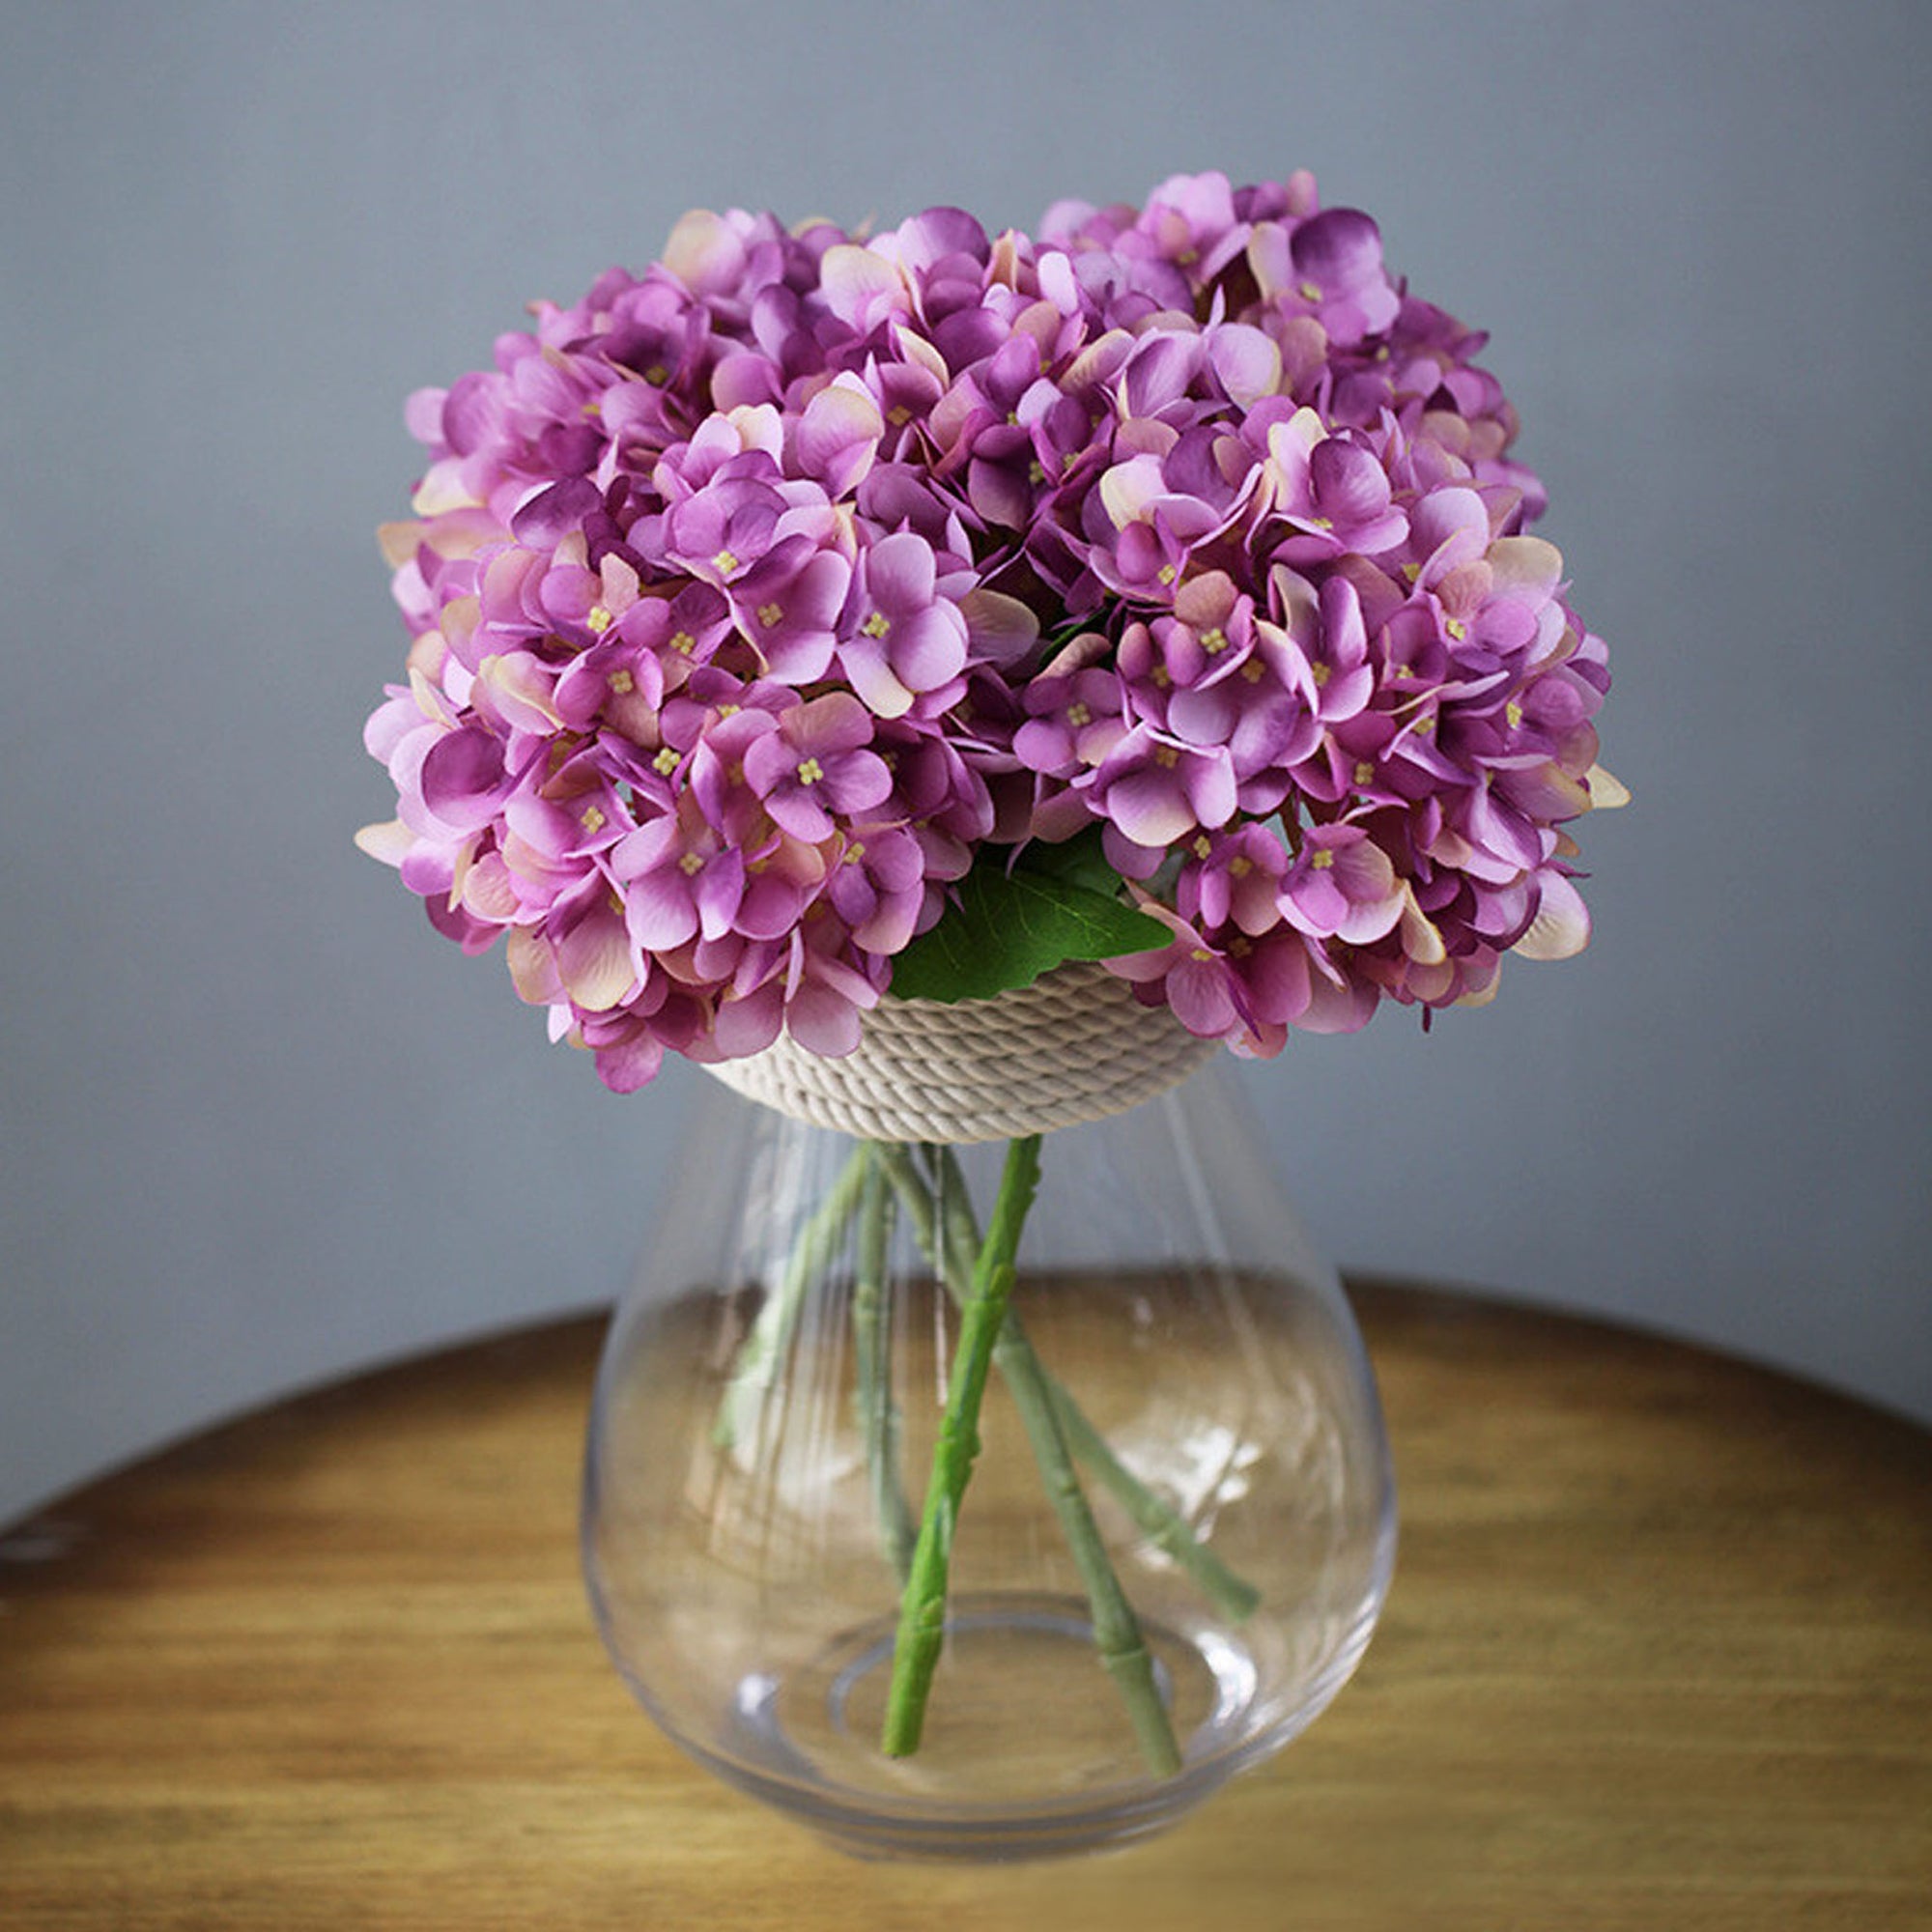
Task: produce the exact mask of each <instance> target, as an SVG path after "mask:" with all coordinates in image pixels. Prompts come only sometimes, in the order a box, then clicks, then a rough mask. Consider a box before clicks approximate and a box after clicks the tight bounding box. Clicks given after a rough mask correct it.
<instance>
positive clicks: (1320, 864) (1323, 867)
mask: <svg viewBox="0 0 1932 1932" xmlns="http://www.w3.org/2000/svg"><path fill="white" fill-rule="evenodd" d="M1308 863H1309V864H1310V865H1311V866H1313V867H1315V869H1316V870H1317V871H1318V872H1325V871H1327V870H1329V869H1330V868H1331V867H1333V865H1334V864H1335V855H1334V853H1332V852H1331V851H1329V849H1328V848H1327V846H1325V845H1324V846H1322V848H1321V851H1319V852H1318V853H1316V855H1315V856H1314V858H1312V859H1311V860H1309V862H1308Z"/></svg>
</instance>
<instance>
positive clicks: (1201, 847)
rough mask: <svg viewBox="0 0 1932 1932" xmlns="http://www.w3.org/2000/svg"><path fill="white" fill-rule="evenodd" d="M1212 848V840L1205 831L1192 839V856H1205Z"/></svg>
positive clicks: (1203, 857) (1202, 857)
mask: <svg viewBox="0 0 1932 1932" xmlns="http://www.w3.org/2000/svg"><path fill="white" fill-rule="evenodd" d="M1213 850H1214V841H1213V840H1212V839H1211V838H1208V835H1207V833H1205V832H1204V833H1203V834H1202V835H1201V837H1200V838H1197V839H1196V840H1195V841H1194V856H1195V857H1196V858H1197V859H1205V858H1207V857H1208V855H1209V854H1210V853H1211V852H1212V851H1213Z"/></svg>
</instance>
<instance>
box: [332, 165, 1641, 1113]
mask: <svg viewBox="0 0 1932 1932" xmlns="http://www.w3.org/2000/svg"><path fill="white" fill-rule="evenodd" d="M533 315H534V323H533V326H532V327H530V328H529V329H527V330H526V331H525V332H522V333H518V334H511V335H506V336H504V337H502V338H501V339H500V340H499V341H498V343H497V352H496V357H495V362H494V366H493V367H491V368H489V369H486V370H480V371H477V372H474V373H471V374H469V375H466V376H464V377H462V378H460V379H459V380H458V381H456V382H455V383H453V384H451V385H450V386H449V387H448V388H447V389H429V390H423V391H420V392H419V393H417V394H416V395H415V396H413V397H412V398H411V399H410V403H409V406H408V421H409V424H410V427H411V429H412V432H413V433H414V434H415V435H416V436H417V438H418V439H419V440H421V441H422V442H423V443H424V444H425V445H426V446H427V449H428V463H427V467H426V469H425V470H424V473H423V476H422V478H421V480H420V482H419V483H418V485H417V487H416V491H415V494H414V498H413V502H412V516H411V517H410V518H409V519H408V520H407V521H404V522H401V523H398V524H395V525H391V526H388V527H387V528H385V530H384V547H385V551H386V553H387V555H388V557H389V560H390V563H391V565H392V567H393V569H394V590H395V596H396V601H397V604H398V606H399V608H400V610H401V611H402V613H403V617H404V621H405V624H406V626H407V628H408V631H409V634H410V646H409V652H408V659H407V676H406V679H405V680H404V681H402V682H399V683H398V684H396V685H394V686H392V687H391V688H390V690H389V692H388V694H387V696H386V698H385V700H384V703H383V704H382V705H381V706H380V707H379V709H378V710H377V711H376V713H375V715H374V717H373V718H372V719H371V720H370V723H369V726H368V730H367V734H366V738H367V743H368V747H369V750H370V752H371V753H373V754H374V755H375V756H376V757H377V758H379V759H380V760H382V762H383V763H384V765H385V766H386V768H387V770H388V772H389V775H390V778H391V780H392V781H393V782H394V784H395V788H396V792H397V799H398V804H397V813H396V817H395V819H394V820H393V821H391V822H390V823H387V824H384V825H381V826H375V827H370V828H368V829H367V830H366V831H365V832H364V833H363V834H362V835H361V838H360V842H361V843H362V844H363V846H364V848H365V849H366V850H368V851H369V852H371V853H372V854H373V855H374V856H376V857H378V858H380V859H382V860H384V862H386V863H388V864H390V865H393V866H395V867H397V868H398V869H399V870H400V872H401V875H402V878H403V881H404V883H405V884H406V885H407V886H408V887H409V888H410V889H411V890H412V892H415V893H417V894H418V895H421V897H422V898H423V900H424V901H425V904H426V907H427V909H428V912H429V916H430V918H431V920H432V922H433V923H435V924H436V926H437V927H438V929H439V930H440V931H442V932H444V933H446V934H447V935H448V936H450V937H451V938H453V939H455V940H456V941H457V942H458V943H459V944H460V945H462V946H463V947H464V948H465V949H466V950H469V951H482V950H485V949H487V948H489V947H490V946H491V945H493V944H494V942H495V941H496V940H497V938H498V937H499V936H500V937H503V938H504V939H505V941H506V951H507V954H508V958H509V963H510V968H511V974H512V978H513V981H514V983H515V985H516V987H517V990H518V991H519V992H520V993H521V994H522V995H523V997H524V998H525V999H526V1000H529V1001H532V1002H533V1003H535V1004H538V1005H542V1006H544V1007H546V1008H547V1009H549V1011H550V1015H551V1025H552V1029H553V1032H554V1034H555V1035H556V1036H557V1037H567V1038H569V1039H572V1040H574V1041H576V1042H577V1043H578V1044H580V1045H582V1046H585V1047H588V1048H589V1049H590V1050H591V1051H592V1052H593V1053H594V1054H595V1056H596V1060H597V1065H598V1067H599V1070H600V1072H601V1073H602V1075H603V1077H604V1079H605V1080H606V1082H607V1083H608V1084H609V1085H611V1087H613V1088H615V1089H618V1090H620V1091H629V1090H630V1089H632V1088H635V1087H637V1086H639V1085H641V1084H642V1083H643V1082H644V1081H646V1080H648V1079H650V1078H651V1077H652V1076H653V1074H654V1073H655V1072H656V1071H657V1069H658V1067H659V1066H660V1065H661V1064H662V1061H663V1057H664V1055H665V1053H666V1052H668V1051H669V1052H680V1053H686V1054H689V1055H691V1056H692V1057H694V1058H697V1059H700V1060H718V1059H725V1058H732V1057H736V1056H738V1055H740V1054H745V1053H752V1052H755V1051H758V1050H759V1049H760V1048H762V1047H764V1046H766V1045H768V1044H769V1043H770V1042H771V1041H772V1040H773V1039H774V1038H776V1037H778V1035H779V1033H780V1032H781V1030H782V1031H788V1032H789V1033H790V1034H791V1035H792V1036H793V1037H795V1038H796V1039H798V1040H799V1041H800V1042H801V1043H803V1044H805V1045H806V1046H808V1047H809V1048H810V1049H811V1050H813V1051H818V1052H823V1053H832V1054H836V1053H842V1052H846V1051H849V1050H850V1049H851V1047H852V1046H853V1045H854V1044H855V1043H856V1041H857V1039H858V1037H859V1033H860V1028H861V1025H862V1016H863V1014H864V1013H865V1012H866V1011H867V1010H868V1009H870V1008H871V1007H873V1006H875V1005H876V1004H877V1002H878V1001H879V1000H880V999H881V998H882V997H888V996H890V994H891V991H892V980H893V963H894V959H895V956H896V955H897V954H899V953H900V952H903V950H904V949H905V948H906V947H907V946H908V945H909V944H911V943H912V942H913V941H914V940H915V938H916V937H917V936H918V935H919V934H921V933H923V932H924V931H926V930H927V929H929V928H930V927H931V926H932V925H933V924H934V923H936V922H938V921H939V920H940V919H941V918H943V917H944V916H945V915H946V913H947V910H948V907H949V905H950V903H951V889H952V885H953V882H955V881H957V880H958V879H959V878H961V877H962V876H963V875H964V874H965V872H966V871H967V870H968V869H969V868H970V867H972V866H973V865H974V864H975V863H976V862H977V863H988V864H991V863H1009V862H1010V861H1011V860H1012V858H1013V857H1014V855H1015V853H1016V852H1023V851H1024V849H1025V848H1026V847H1027V846H1028V845H1030V844H1033V843H1036V842H1043V843H1047V844H1059V843H1061V842H1063V841H1065V840H1066V839H1069V838H1075V837H1077V836H1079V835H1081V834H1090V835H1091V833H1092V832H1093V830H1094V828H1098V831H1099V835H1100V845H1101V849H1102V850H1103V851H1104V853H1105V855H1106V858H1107V860H1108V862H1109V863H1110V864H1111V866H1112V867H1113V868H1114V871H1115V874H1116V876H1117V880H1118V884H1119V890H1120V892H1121V893H1122V895H1124V896H1130V897H1131V898H1132V900H1133V901H1134V902H1135V903H1136V904H1138V905H1140V906H1141V907H1143V908H1144V909H1145V910H1147V911H1149V912H1150V913H1151V914H1152V915H1153V916H1154V917H1155V918H1156V919H1158V920H1159V921H1160V922H1161V923H1163V924H1165V925H1166V926H1167V927H1168V928H1169V930H1170V931H1171V932H1172V934H1173V940H1172V943H1171V944H1169V945H1167V946H1165V947H1162V948H1158V949H1156V950H1154V951H1151V952H1145V953H1140V954H1134V955H1130V956H1127V957H1124V958H1122V959H1119V960H1116V961H1114V962H1112V963H1113V965H1114V967H1115V970H1116V971H1117V972H1119V973H1120V974H1121V976H1122V978H1123V979H1125V980H1128V981H1129V982H1131V983H1132V984H1133V986H1134V988H1135V990H1136V994H1137V996H1138V997H1139V998H1141V999H1143V1000H1145V1001H1148V1002H1150V1003H1152V1002H1161V1003H1165V1004H1166V1005H1167V1006H1169V1007H1170V1008H1171V1009H1173V1011H1174V1012H1175V1013H1176V1015H1177V1016H1178V1017H1179V1020H1180V1021H1181V1022H1182V1023H1183V1024H1184V1025H1186V1026H1187V1027H1189V1028H1190V1029H1191V1030H1193V1031H1195V1032H1196V1033H1198V1034H1202V1035H1205V1036H1208V1037H1216V1038H1221V1039H1225V1040H1227V1041H1228V1042H1229V1043H1230V1044H1232V1045H1233V1046H1235V1047H1236V1050H1237V1051H1242V1052H1246V1053H1251V1054H1267V1053H1273V1052H1277V1051H1279V1050H1280V1048H1281V1046H1282V1044H1283V1043H1284V1041H1285V1040H1286V1038H1287V1037H1288V1035H1289V1033H1290V1031H1291V1030H1293V1029H1294V1028H1296V1027H1301V1028H1308V1029H1313V1030H1317V1031H1337V1030H1347V1029H1350V1028H1353V1027H1357V1026H1360V1025H1362V1024H1363V1023H1364V1022H1365V1021H1366V1020H1367V1019H1368V1018H1369V1016H1370V1015H1371V1014H1372V1013H1373V1012H1374V1010H1375V1009H1376V1008H1377V1007H1378V1005H1379V1004H1380V1003H1381V1002H1382V1001H1383V1000H1394V1001H1397V1002H1399V1003H1403V1004H1407V1005H1414V1006H1419V1007H1420V1008H1422V1009H1424V1011H1425V1016H1426V1014H1427V1012H1428V1011H1429V1010H1430V1009H1435V1008H1436V1007H1440V1006H1445V1005H1449V1004H1453V1003H1456V1002H1471V1001H1481V1000H1484V999H1487V998H1488V997H1490V995H1491V994H1492V991H1493V989H1494V985H1495V980H1496V975H1497V972H1498V969H1499V967H1500V963H1501V959H1502V956H1503V955H1504V954H1505V953H1506V952H1519V953H1520V954H1523V955H1525V956H1528V957H1533V958H1554V957H1562V956H1565V955H1567V954H1569V953H1571V952H1576V951H1577V950H1579V949H1580V948H1581V946H1582V945H1583V944H1584V943H1585V941H1586V940H1587V938H1588V933H1589V922H1588V915H1587V913H1586V911H1585V910H1584V907H1583V902H1582V899H1581V896H1580V895H1579V894H1578V892H1577V886H1576V883H1575V881H1576V877H1577V873H1576V868H1575V863H1574V862H1575V860H1576V857H1577V847H1576V844H1575V842H1574V840H1573V838H1571V836H1570V834H1569V832H1568V831H1567V830H1566V829H1565V828H1566V826H1567V825H1568V824H1569V823H1570V822H1571V821H1573V820H1575V819H1577V818H1578V817H1579V816H1580V815H1581V814H1583V813H1584V812H1586V811H1588V810H1591V809H1592V808H1593V807H1595V806H1601V805H1605V804H1615V803H1620V802H1621V797H1622V794H1621V788H1620V787H1618V786H1617V785H1616V783H1615V781H1614V780H1612V779H1610V778H1609V777H1608V776H1607V774H1605V772H1603V770H1602V769H1601V767H1600V766H1599V765H1598V764H1597V739H1596V732H1595V727H1594V723H1593V721H1594V718H1595V715H1596V712H1597V709H1598V706H1599V704H1600V703H1601V701H1602V699H1603V696H1604V694H1605V690H1606V689H1607V683H1608V679H1607V673H1606V669H1605V650H1604V647H1603V644H1602V642H1601V641H1600V640H1599V639H1596V638H1595V637H1593V636H1592V635H1591V634H1590V633H1589V632H1588V631H1587V630H1586V629H1585V628H1584V627H1583V625H1582V624H1581V622H1580V621H1579V620H1578V619H1577V616H1576V615H1575V613H1574V612H1573V611H1572V610H1571V608H1570V605H1569V603H1568V601H1567V591H1566V586H1565V584H1564V582H1563V572H1562V559H1561V558H1560V557H1559V556H1558V554H1557V553H1556V552H1555V550H1554V549H1553V547H1551V546H1550V545H1549V544H1548V543H1546V542H1544V541H1543V540H1542V539H1540V538H1537V537H1533V536H1530V535H1528V534H1527V526H1528V525H1529V524H1530V522H1531V521H1532V520H1533V519H1534V518H1535V517H1536V515H1537V514H1538V513H1539V512H1540V511H1541V509H1542V507H1543V501H1544V497H1543V492H1542V489H1541V486H1540V485H1539V484H1538V483H1537V481H1536V478H1535V477H1534V476H1533V475H1532V474H1531V473H1530V472H1529V471H1528V470H1527V469H1524V468H1523V467H1522V466H1521V465H1520V463H1519V462H1518V461H1517V460H1516V459H1515V458H1514V457H1513V456H1512V455H1511V454H1510V451H1511V446H1512V444H1513V441H1514V439H1515V436H1516V430H1517V422H1516V416H1515V412H1513V411H1512V410H1511V408H1510V406H1509V404H1508V402H1507V401H1506V400H1505V398H1504V396H1503V393H1502V390H1501V388H1500V386H1499V385H1498V384H1497V383H1496V382H1495V380H1494V379H1493V378H1492V376H1491V375H1490V374H1489V373H1488V372H1487V371H1485V370H1483V369H1482V368H1480V367H1479V366H1478V364H1477V362H1476V360H1475V357H1476V356H1477V355H1478V354H1479V353H1480V352H1481V349H1482V347H1483V343H1484V338H1483V337H1482V336H1481V335H1480V334H1478V333H1475V332H1473V331H1471V330H1469V329H1467V328H1465V327H1463V325H1462V324H1461V323H1459V322H1457V321H1455V320H1454V319H1453V318H1452V317H1450V316H1448V315H1446V314H1444V313H1443V312H1442V311H1441V310H1439V309H1436V308H1434V307H1432V306H1431V305H1429V304H1428V303H1426V302H1423V301H1421V300H1419V299H1417V298H1413V297H1411V296H1410V295H1409V294H1408V292H1407V290H1406V287H1405V286H1404V285H1403V284H1401V283H1400V282H1398V281H1397V280H1395V279H1393V278H1392V277H1391V275H1390V273H1389V270H1388V269H1387V267H1386V264H1385V262H1384V260H1383V252H1382V239H1381V235H1380V232H1379V230H1378V228H1377V226H1376V224H1375V222H1374V221H1373V220H1371V219H1370V217H1369V216H1368V215H1366V214H1364V213H1360V212H1359V211H1357V210H1353V209H1348V208H1333V209H1323V208H1322V207H1321V204H1320V199H1319V196H1318V194H1317V191H1316V186H1315V184H1314V182H1313V180H1312V179H1311V178H1310V177H1309V176H1307V175H1305V174H1297V175H1294V176H1293V177H1291V178H1290V179H1289V180H1288V181H1287V182H1283V183H1262V184H1257V185H1249V186H1244V187H1236V186H1235V185H1232V184H1231V183H1230V182H1229V181H1228V180H1227V179H1226V178H1225V177H1224V176H1221V175H1217V174H1203V175H1195V176H1177V177H1175V178H1174V179H1172V180H1169V181H1166V182H1163V183H1162V184H1160V185H1158V186H1157V187H1156V188H1155V189H1154V190H1153V191H1152V192H1151V195H1150V196H1149V198H1148V201H1147V203H1146V205H1145V206H1144V207H1142V208H1139V209H1135V208H1130V207H1111V208H1106V209H1097V208H1094V207H1092V206H1089V205H1087V204H1084V203H1077V202H1063V203H1060V204H1057V205H1056V206H1055V207H1054V208H1053V209H1052V210H1051V211H1049V213H1048V214H1047V216H1046V219H1045V221H1044V222H1043V224H1042V225H1041V227H1040V229H1039V231H1038V233H1037V235H1034V236H1030V235H1026V234H1022V233H1019V232H1017V231H1009V232H1008V233H1006V234H1003V235H1000V236H997V237H989V236H988V235H987V234H986V232H985V230H984V229H983V228H982V227H981V226H980V223H979V222H977V221H976V220H974V219H973V217H972V216H970V215H969V214H966V213H963V212H962V211H959V210H956V209H933V210H928V211H927V212H926V213H923V214H920V215H916V216H914V217H913V218H912V219H910V220H908V221H906V222H904V223H902V224H901V225H900V226H899V227H897V228H896V229H895V230H893V231H892V232H890V233H888V234H882V235H879V236H876V237H873V238H871V239H869V240H868V239H866V238H865V237H862V236H855V235H849V234H846V233H844V232H842V231H840V230H838V229H837V228H835V227H833V226H832V225H831V224H829V223H825V222H814V223H810V224H808V225H806V226H804V227H803V228H799V229H787V228H785V227H784V226H783V225H782V224H781V222H780V221H779V220H778V219H777V218H776V217H775V216H772V215H769V214H750V213H743V212H742V211H731V212H728V213H724V214H716V213H708V212H698V213H692V214H689V215H687V216H686V217H685V218H684V219H683V220H682V221H680V222H679V223H678V224H677V227H676V228H675V230H674V231H673V233H672V235H671V237H670V240H669V242H668V245H667V247H666V250H665V253H664V256H663V258H662V259H661V260H659V261H657V262H654V263H652V264H651V265H650V266H649V267H648V268H647V269H645V270H644V271H643V272H642V273H641V274H632V273H629V272H627V271H625V270H610V271H609V272H608V273H606V274H604V275H603V276H601V277H599V279H598V280H597V282H596V283H595V284H594V285H593V286H592V288H591V289H590V291H589V293H588V294H587V295H586V296H585V297H584V298H582V300H581V301H579V302H577V303H575V304H573V305H571V306H568V307H559V306H557V305H554V304H552V303H548V302H544V303H538V304H536V305H535V307H534V310H533Z"/></svg>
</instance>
